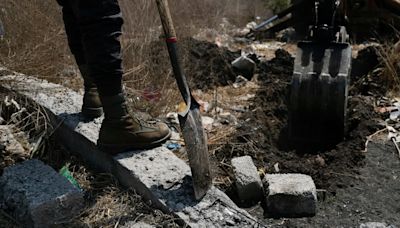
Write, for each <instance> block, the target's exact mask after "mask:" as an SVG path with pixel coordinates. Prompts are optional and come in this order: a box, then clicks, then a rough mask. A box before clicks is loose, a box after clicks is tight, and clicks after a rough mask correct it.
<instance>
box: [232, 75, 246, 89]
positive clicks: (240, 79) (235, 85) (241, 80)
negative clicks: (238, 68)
mask: <svg viewBox="0 0 400 228" xmlns="http://www.w3.org/2000/svg"><path fill="white" fill-rule="evenodd" d="M248 81H249V80H247V78H245V77H243V76H242V75H239V76H237V77H236V81H235V83H233V85H232V86H233V88H235V89H237V88H240V87H243V86H245V85H246V84H247V82H248Z"/></svg>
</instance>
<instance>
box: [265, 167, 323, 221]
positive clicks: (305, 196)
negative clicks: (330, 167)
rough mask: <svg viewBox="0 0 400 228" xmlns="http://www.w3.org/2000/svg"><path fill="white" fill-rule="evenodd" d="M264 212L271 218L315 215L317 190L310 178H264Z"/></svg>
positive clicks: (283, 175) (268, 176)
mask: <svg viewBox="0 0 400 228" xmlns="http://www.w3.org/2000/svg"><path fill="white" fill-rule="evenodd" d="M264 184H265V186H264V188H265V191H266V193H267V194H266V195H267V196H266V207H267V208H266V210H267V212H268V214H269V215H270V216H272V217H308V216H314V215H315V214H316V207H317V190H316V187H315V184H314V181H313V180H312V178H311V177H310V176H307V175H303V174H269V175H266V176H265V179H264Z"/></svg>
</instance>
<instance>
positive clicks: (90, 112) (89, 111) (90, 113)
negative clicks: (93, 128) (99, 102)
mask: <svg viewBox="0 0 400 228" xmlns="http://www.w3.org/2000/svg"><path fill="white" fill-rule="evenodd" d="M82 115H83V116H84V117H85V118H87V119H96V118H99V117H100V116H102V115H103V108H82Z"/></svg>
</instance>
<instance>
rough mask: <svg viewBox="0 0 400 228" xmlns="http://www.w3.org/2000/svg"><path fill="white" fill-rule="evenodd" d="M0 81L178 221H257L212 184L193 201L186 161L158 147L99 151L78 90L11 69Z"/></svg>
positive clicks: (73, 144) (68, 142)
mask: <svg viewBox="0 0 400 228" xmlns="http://www.w3.org/2000/svg"><path fill="white" fill-rule="evenodd" d="M0 72H2V70H1V69H0ZM3 72H4V71H3ZM0 85H1V86H2V87H4V88H6V89H9V90H12V91H15V92H17V93H18V94H19V95H23V96H25V97H27V98H29V99H30V100H31V101H33V102H35V103H37V104H39V105H41V106H42V107H43V108H44V109H45V110H46V112H47V114H48V115H49V118H50V122H51V124H52V125H53V126H54V128H55V129H56V131H55V135H56V136H57V137H58V138H59V140H60V142H62V143H63V144H64V146H65V147H66V148H67V149H69V150H70V151H72V152H75V153H78V154H80V155H81V157H82V158H83V159H84V160H85V161H86V162H87V163H88V164H90V165H91V166H92V167H94V168H97V169H100V170H102V171H105V172H110V173H112V174H114V176H115V177H116V178H117V179H119V181H120V182H121V183H122V184H124V185H125V186H127V187H131V188H133V189H135V190H136V192H138V193H139V194H141V195H142V196H143V197H144V198H145V199H147V200H149V202H151V203H152V205H153V206H155V207H157V208H159V209H161V210H163V211H164V212H172V213H174V214H175V215H177V216H179V218H181V219H182V221H183V222H184V223H186V224H188V225H190V226H192V227H205V226H207V227H208V226H210V227H223V226H227V225H234V226H240V227H257V226H258V225H257V222H256V220H255V219H254V218H253V217H251V216H250V215H249V214H248V213H247V212H246V211H244V210H241V209H240V208H238V207H237V206H236V205H235V204H234V203H233V202H232V201H231V200H230V199H229V198H228V197H227V196H226V195H225V194H224V193H223V192H221V191H220V190H218V189H216V188H212V189H211V190H210V191H209V192H208V193H207V195H206V196H205V197H204V198H203V199H202V200H201V201H200V202H198V201H196V200H195V199H194V196H193V188H192V186H191V184H192V183H191V173H190V168H189V166H188V165H187V164H186V163H185V162H183V161H182V160H181V159H179V158H178V157H176V156H175V155H174V154H173V153H172V152H171V151H170V150H168V149H166V148H164V147H160V148H156V149H153V150H148V151H135V152H130V153H125V154H121V155H119V156H117V157H114V158H113V157H111V156H110V155H107V154H105V153H103V152H101V151H99V150H98V149H97V147H96V144H95V142H96V141H97V135H98V131H99V129H100V124H101V119H100V118H99V119H96V120H95V121H93V122H89V123H85V122H83V119H82V118H81V116H80V114H79V112H80V107H81V104H82V96H81V95H79V94H77V93H76V92H74V91H72V90H69V89H67V88H64V87H62V86H60V85H56V84H52V83H48V82H46V81H43V80H39V79H36V78H34V77H29V76H25V75H22V74H17V73H14V74H13V75H5V76H1V77H0Z"/></svg>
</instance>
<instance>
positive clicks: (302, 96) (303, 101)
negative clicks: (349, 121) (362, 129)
mask: <svg viewBox="0 0 400 228" xmlns="http://www.w3.org/2000/svg"><path fill="white" fill-rule="evenodd" d="M350 72H351V46H350V45H349V44H348V43H327V44H323V43H316V42H300V43H299V44H298V51H297V55H296V59H295V66H294V74H293V79H292V83H291V91H290V98H289V125H288V130H289V139H290V140H291V141H292V142H294V143H299V144H300V145H303V144H304V143H305V144H308V143H312V144H313V145H327V144H330V143H337V142H339V141H341V140H343V138H344V133H345V122H346V110H347V97H348V87H349V80H350Z"/></svg>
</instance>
